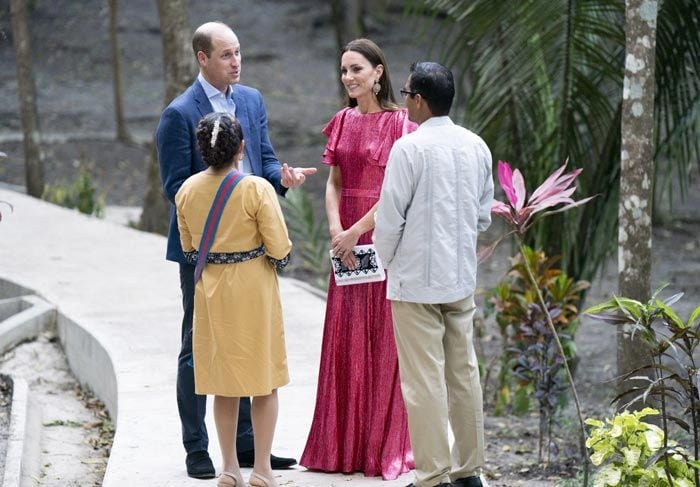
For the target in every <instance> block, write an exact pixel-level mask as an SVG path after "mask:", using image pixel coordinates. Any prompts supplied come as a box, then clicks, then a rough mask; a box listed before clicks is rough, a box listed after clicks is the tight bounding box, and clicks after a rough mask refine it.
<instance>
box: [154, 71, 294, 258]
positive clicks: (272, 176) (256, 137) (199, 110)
mask: <svg viewBox="0 0 700 487" xmlns="http://www.w3.org/2000/svg"><path fill="white" fill-rule="evenodd" d="M232 97H233V101H234V103H235V104H236V117H237V118H238V121H239V122H240V124H241V127H242V128H243V138H244V139H245V155H246V157H247V158H248V161H250V165H251V167H252V168H253V173H254V174H255V175H256V176H260V177H263V178H265V179H267V180H268V181H269V182H270V183H271V184H272V186H274V188H275V190H276V191H277V192H278V193H279V194H280V195H283V196H284V194H285V192H286V191H287V189H286V188H284V187H283V186H282V185H281V184H280V179H281V171H282V169H281V166H280V162H279V161H278V160H277V156H276V155H275V150H274V149H273V147H272V143H271V142H270V137H269V136H268V133H267V111H266V110H265V104H264V103H263V98H262V95H261V94H260V92H259V91H258V90H256V89H254V88H250V87H248V86H243V85H240V84H236V85H234V86H233V91H232ZM213 111H214V109H213V108H212V106H211V103H210V102H209V99H208V98H207V95H206V94H205V93H204V88H202V85H201V84H200V82H199V81H198V80H195V82H194V83H193V84H192V86H190V87H189V88H187V90H185V92H184V93H182V94H181V95H180V96H178V97H177V98H175V99H174V100H173V101H172V102H171V103H170V105H168V107H167V108H166V109H165V110H164V111H163V114H162V115H161V116H160V121H159V122H158V127H157V128H156V148H157V150H158V163H159V165H160V179H161V181H162V182H163V191H164V192H165V196H166V197H167V198H168V200H170V227H169V229H168V250H167V252H166V259H168V260H172V261H175V262H180V263H182V264H184V263H186V261H185V256H184V254H183V253H182V245H181V244H180V231H179V230H178V228H177V216H176V213H175V194H176V193H177V191H178V190H179V189H180V186H181V185H182V183H183V182H185V180H186V179H187V178H189V177H190V176H192V175H193V174H196V173H198V172H199V171H202V170H203V169H205V167H206V166H205V165H204V162H203V161H202V155H201V154H200V152H199V148H198V147H197V133H196V130H197V124H198V123H199V120H200V119H201V118H202V117H203V116H204V115H206V114H208V113H211V112H213Z"/></svg>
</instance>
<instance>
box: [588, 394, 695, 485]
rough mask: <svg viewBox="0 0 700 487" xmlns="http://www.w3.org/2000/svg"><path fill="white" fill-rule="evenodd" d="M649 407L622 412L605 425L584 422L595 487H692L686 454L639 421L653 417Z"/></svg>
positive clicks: (659, 433) (690, 467)
mask: <svg viewBox="0 0 700 487" xmlns="http://www.w3.org/2000/svg"><path fill="white" fill-rule="evenodd" d="M657 414H659V412H658V411H657V410H655V409H652V408H644V409H643V410H641V411H636V412H628V411H624V412H621V413H619V414H617V415H615V416H614V417H613V418H612V419H606V420H605V422H603V421H600V420H598V419H587V420H586V424H588V425H590V426H592V427H593V428H592V430H591V434H590V438H589V439H588V440H587V441H586V446H587V447H588V448H590V449H591V450H592V452H593V453H592V454H591V463H593V465H594V466H596V467H600V468H599V469H598V471H597V472H596V474H595V476H594V481H593V485H594V486H595V487H605V486H607V485H612V486H617V485H619V486H628V485H629V486H632V485H634V486H639V487H646V486H648V487H651V486H654V487H692V486H694V485H696V484H695V481H694V478H693V468H692V466H691V464H690V463H689V462H688V460H687V458H688V455H687V453H686V451H685V450H684V449H683V448H682V447H681V446H679V445H678V444H677V443H676V442H675V441H673V440H670V439H668V437H667V435H666V434H665V433H664V431H663V430H662V429H661V428H659V427H658V426H656V425H654V424H649V423H646V422H644V421H642V418H644V417H646V416H651V415H657Z"/></svg>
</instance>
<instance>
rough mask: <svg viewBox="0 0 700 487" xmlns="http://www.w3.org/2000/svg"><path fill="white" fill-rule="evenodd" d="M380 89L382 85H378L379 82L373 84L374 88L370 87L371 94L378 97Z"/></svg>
mask: <svg viewBox="0 0 700 487" xmlns="http://www.w3.org/2000/svg"><path fill="white" fill-rule="evenodd" d="M381 89H382V85H380V84H379V80H377V81H375V82H374V86H372V93H374V95H375V96H377V95H379V92H380V91H381Z"/></svg>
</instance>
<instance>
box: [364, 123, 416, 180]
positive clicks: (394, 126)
mask: <svg viewBox="0 0 700 487" xmlns="http://www.w3.org/2000/svg"><path fill="white" fill-rule="evenodd" d="M417 128H418V125H416V124H415V123H413V122H411V121H409V120H408V112H407V111H406V110H405V109H402V110H397V111H395V112H392V116H391V117H387V118H386V119H385V123H384V124H383V126H382V127H381V128H380V129H379V134H381V135H380V137H379V138H378V139H377V140H375V141H374V143H373V144H372V146H371V147H370V153H371V157H372V162H373V163H374V164H376V165H378V166H386V163H387V161H388V160H389V152H391V148H392V147H393V146H394V142H396V141H397V140H398V139H400V138H401V137H402V136H403V135H406V134H408V133H410V132H413V131H414V130H416V129H417Z"/></svg>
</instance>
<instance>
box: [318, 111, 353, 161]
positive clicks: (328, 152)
mask: <svg viewBox="0 0 700 487" xmlns="http://www.w3.org/2000/svg"><path fill="white" fill-rule="evenodd" d="M348 110H352V109H351V108H343V109H342V110H340V111H339V112H337V113H336V114H335V115H333V118H331V119H330V121H329V122H328V123H327V124H326V126H325V127H323V130H321V133H323V134H324V135H326V136H327V137H328V142H326V149H325V150H324V151H323V163H324V164H327V165H329V166H336V165H337V164H338V163H337V162H335V148H336V147H337V146H338V141H339V140H340V134H341V133H342V131H343V121H344V120H345V114H346V113H347V111H348Z"/></svg>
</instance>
